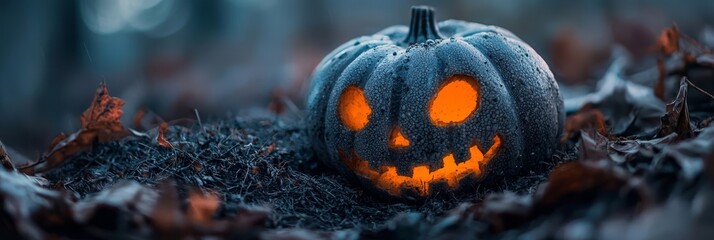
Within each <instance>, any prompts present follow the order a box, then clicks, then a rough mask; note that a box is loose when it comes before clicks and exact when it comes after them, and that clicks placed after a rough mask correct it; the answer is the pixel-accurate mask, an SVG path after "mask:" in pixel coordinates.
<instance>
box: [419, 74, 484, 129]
mask: <svg viewBox="0 0 714 240" xmlns="http://www.w3.org/2000/svg"><path fill="white" fill-rule="evenodd" d="M476 108H478V87H477V85H476V81H475V80H474V78H473V77H469V76H464V75H455V76H453V77H451V78H450V79H449V80H447V81H446V84H444V85H443V86H441V87H440V88H439V90H438V91H437V92H436V95H434V98H433V99H432V100H431V103H430V104H429V117H430V118H431V122H432V123H434V125H436V126H447V125H450V124H457V123H462V122H463V121H465V120H466V119H467V118H468V117H469V116H471V114H472V113H473V112H475V111H476Z"/></svg>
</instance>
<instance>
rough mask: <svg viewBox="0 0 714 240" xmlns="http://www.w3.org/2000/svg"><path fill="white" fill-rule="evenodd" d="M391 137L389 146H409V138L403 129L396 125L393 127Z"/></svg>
mask: <svg viewBox="0 0 714 240" xmlns="http://www.w3.org/2000/svg"><path fill="white" fill-rule="evenodd" d="M390 135H391V136H390V137H389V146H390V147H393V148H404V147H409V143H410V142H409V139H407V137H405V136H404V133H402V130H400V129H399V128H398V127H395V128H394V129H392V134H390Z"/></svg>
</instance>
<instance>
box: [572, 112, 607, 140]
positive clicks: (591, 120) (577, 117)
mask: <svg viewBox="0 0 714 240" xmlns="http://www.w3.org/2000/svg"><path fill="white" fill-rule="evenodd" d="M586 129H595V130H596V131H597V132H598V133H600V134H602V135H603V136H608V135H609V134H608V132H607V129H606V128H605V117H604V116H603V114H602V112H601V111H600V110H598V109H597V108H593V107H592V105H591V104H586V105H585V106H583V107H582V108H581V109H580V110H579V111H578V112H576V113H575V114H573V115H571V116H568V118H567V119H566V120H565V128H564V132H563V136H562V137H561V138H560V142H566V141H568V139H570V138H571V137H573V136H574V135H575V134H576V133H578V132H580V130H586Z"/></svg>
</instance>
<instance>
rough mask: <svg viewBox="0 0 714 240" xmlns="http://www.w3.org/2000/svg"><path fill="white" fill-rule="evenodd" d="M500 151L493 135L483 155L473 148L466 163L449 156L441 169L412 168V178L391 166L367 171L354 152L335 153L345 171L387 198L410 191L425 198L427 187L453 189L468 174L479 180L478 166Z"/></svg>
mask: <svg viewBox="0 0 714 240" xmlns="http://www.w3.org/2000/svg"><path fill="white" fill-rule="evenodd" d="M500 147H501V137H500V136H498V135H496V136H494V137H493V144H492V145H491V147H490V148H489V149H488V151H486V154H483V153H482V152H481V150H479V149H478V146H477V145H475V144H474V145H473V146H471V147H470V148H469V152H470V153H471V158H469V159H468V160H466V161H463V162H461V163H458V164H457V163H456V160H455V159H454V154H453V153H449V154H447V155H446V156H444V157H443V158H442V161H443V163H444V166H443V167H442V168H439V169H436V170H434V171H430V170H429V166H426V165H421V166H416V167H413V168H412V176H401V175H399V174H397V168H396V167H395V166H382V167H381V168H380V169H379V171H377V170H374V169H372V168H370V167H369V161H366V160H362V159H360V158H359V156H357V154H356V153H355V152H354V150H353V151H352V154H351V155H350V156H347V155H346V154H345V153H344V151H342V150H340V151H339V155H340V158H341V159H342V161H343V162H344V163H345V165H347V167H348V168H349V169H351V170H352V171H353V172H355V173H357V175H359V176H361V177H364V178H367V179H369V180H370V181H372V183H374V184H375V186H376V187H377V188H379V189H382V190H384V191H386V192H387V193H389V194H390V195H394V196H400V195H401V193H402V189H414V190H416V191H417V192H418V193H419V195H422V196H426V195H428V194H429V188H430V186H431V183H435V182H446V183H447V184H448V185H449V187H451V188H456V187H457V186H458V183H459V181H461V179H463V178H464V177H466V176H468V175H469V174H472V173H473V174H474V177H477V176H480V175H481V172H482V171H481V166H480V163H487V162H489V161H490V160H491V158H493V156H494V155H495V154H496V151H498V149H499V148H500Z"/></svg>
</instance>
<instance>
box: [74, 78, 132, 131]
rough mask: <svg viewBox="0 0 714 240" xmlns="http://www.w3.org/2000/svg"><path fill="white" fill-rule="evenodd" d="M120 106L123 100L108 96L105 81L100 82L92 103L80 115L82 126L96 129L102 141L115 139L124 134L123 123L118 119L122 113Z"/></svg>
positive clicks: (122, 104)
mask: <svg viewBox="0 0 714 240" xmlns="http://www.w3.org/2000/svg"><path fill="white" fill-rule="evenodd" d="M122 106H124V100H121V99H120V98H117V97H112V96H110V95H109V91H108V90H107V85H106V83H104V82H101V83H100V84H99V87H97V92H96V94H95V95H94V100H92V104H91V105H89V108H87V110H86V111H84V113H82V115H81V116H80V122H81V123H82V128H83V129H96V130H97V137H98V138H99V141H102V142H106V141H110V140H114V139H116V138H117V137H118V135H123V134H125V130H124V125H122V124H121V122H120V121H119V119H120V118H121V115H122V113H124V112H123V111H122V110H121V107H122Z"/></svg>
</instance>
